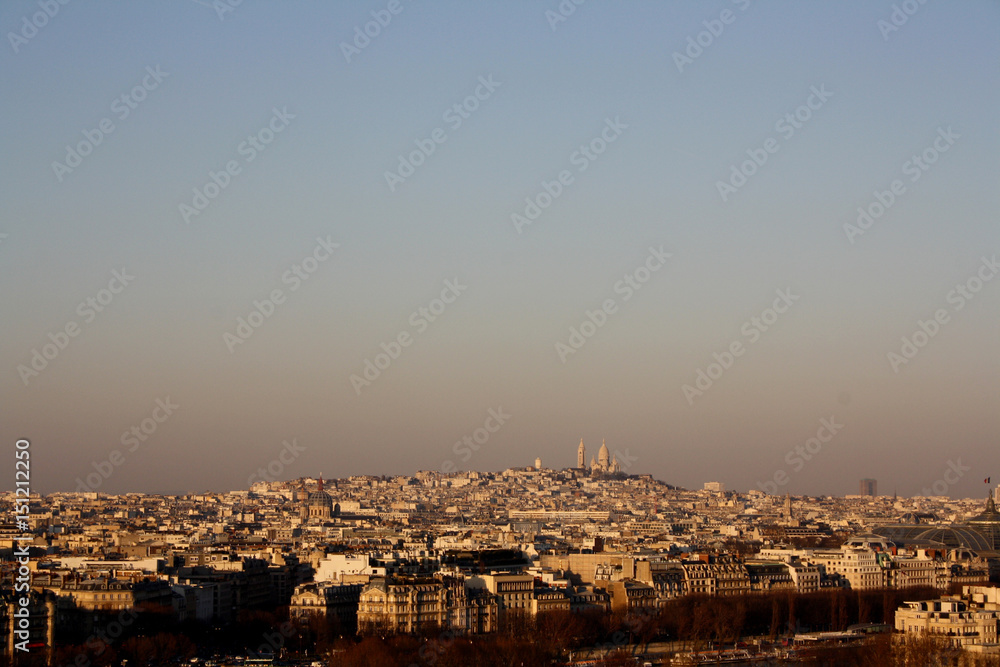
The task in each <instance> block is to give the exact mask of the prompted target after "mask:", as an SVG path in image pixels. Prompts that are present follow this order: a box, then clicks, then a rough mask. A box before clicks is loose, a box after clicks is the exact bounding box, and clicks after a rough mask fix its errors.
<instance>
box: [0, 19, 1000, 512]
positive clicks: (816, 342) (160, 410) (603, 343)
mask: <svg viewBox="0 0 1000 667" xmlns="http://www.w3.org/2000/svg"><path fill="white" fill-rule="evenodd" d="M0 26H2V29H3V33H4V35H5V39H4V41H5V42H6V43H5V44H4V45H3V46H2V47H0V86H2V88H0V90H2V91H3V94H2V95H0V118H2V120H0V125H2V133H0V142H2V143H0V156H2V157H0V169H2V172H0V187H2V188H3V190H2V198H3V202H4V215H3V216H2V219H0V234H2V235H3V236H0V273H2V289H0V313H2V317H0V331H2V334H0V340H2V344H0V349H2V356H3V365H2V373H0V410H2V415H3V417H2V419H0V440H2V441H3V442H5V443H7V445H5V447H8V450H9V451H11V452H13V451H14V443H15V441H16V440H17V439H19V438H25V439H28V440H29V442H30V443H31V449H30V451H31V463H32V465H31V479H32V485H33V488H34V489H36V490H38V491H40V492H42V493H51V492H54V491H59V490H63V491H71V490H88V491H90V490H92V491H100V492H107V493H122V492H129V491H139V492H148V493H188V492H200V491H204V490H216V491H221V490H231V489H244V488H247V487H248V486H249V484H250V482H252V481H254V480H255V479H293V478H297V477H300V476H315V475H318V474H320V473H322V474H323V475H324V476H325V477H327V478H331V477H346V476H349V475H361V474H372V475H383V474H385V475H395V474H413V473H415V472H416V471H417V470H445V471H447V470H452V469H455V470H483V471H487V470H503V469H506V468H509V467H515V466H526V465H532V464H533V463H534V460H535V458H536V457H540V458H541V459H542V463H543V465H544V466H545V467H551V468H565V467H570V466H573V465H575V463H576V450H577V445H578V443H579V441H580V439H581V438H583V440H584V443H585V445H586V447H587V458H588V460H589V458H590V457H591V456H593V455H596V453H597V449H598V448H599V447H600V444H601V441H602V440H605V441H606V442H607V444H608V447H609V449H610V450H611V452H612V453H613V454H615V455H617V457H618V459H619V461H620V462H621V463H622V465H623V467H624V468H625V470H626V472H628V473H630V474H647V473H648V474H652V475H654V476H655V477H656V478H658V479H662V480H664V481H666V482H668V483H670V484H675V485H678V486H682V487H686V488H700V487H701V485H702V484H703V483H704V482H707V481H720V482H723V483H724V484H725V485H726V487H727V488H729V489H735V490H747V489H751V488H757V489H763V490H766V491H768V492H772V493H781V494H784V493H792V494H810V495H820V494H832V495H844V494H850V493H857V489H858V480H860V479H861V478H874V479H877V480H878V485H879V491H880V492H881V493H889V494H891V493H893V492H894V491H896V492H898V493H899V494H900V495H907V496H908V495H918V494H929V493H930V491H931V490H933V491H934V492H935V493H936V494H939V495H950V496H952V497H978V496H983V495H985V493H986V487H985V486H984V483H983V479H984V478H985V477H987V476H990V475H993V476H995V477H996V478H998V479H1000V465H998V464H1000V461H998V458H997V451H998V448H997V441H996V439H997V433H998V430H1000V429H998V427H1000V410H998V409H997V408H998V399H1000V391H998V378H1000V347H998V345H997V336H998V332H1000V329H998V324H1000V280H992V279H993V278H994V277H995V274H996V273H997V272H998V271H1000V266H997V265H996V258H997V254H998V252H1000V228H998V225H997V211H998V210H1000V206H998V204H1000V189H998V188H997V178H998V175H1000V165H998V163H997V155H998V154H1000V132H998V130H1000V126H998V124H997V117H998V114H997V112H998V110H1000V41H998V40H997V38H996V37H997V34H998V28H1000V6H998V5H997V4H996V3H994V2H988V1H985V0H982V1H975V0H970V1H969V2H962V3H943V2H928V3H920V2H917V1H916V0H909V1H908V2H901V3H899V2H896V3H894V2H889V1H888V0H879V1H876V2H871V1H864V2H862V1H860V0H858V1H853V2H837V3H802V2H779V1H775V2H767V3H764V2H756V1H749V0H738V1H735V2H733V1H730V0H715V1H706V2H698V3H695V2H627V3H610V2H596V1H594V0H591V1H590V2H582V3H580V4H577V3H576V2H575V1H574V0H563V1H562V2H561V3H560V2H556V1H555V0H547V1H541V2H522V1H510V2H459V1H454V2H446V1H440V2H431V1H426V0H425V1H423V2H418V1H411V0H375V1H367V0H365V1H363V2H322V3H321V2H295V1H289V2H280V3H279V2H264V1H262V0H244V1H243V2H241V3H236V2H235V0H233V2H232V3H230V0H220V2H215V3H213V2H211V1H210V0H204V1H201V0H191V1H189V2H181V1H180V0H177V1H175V2H165V1H163V0H160V1H159V2H145V3H113V2H87V3H84V2H68V3H67V4H60V3H59V2H58V1H57V0H48V2H46V0H35V1H34V2H28V1H20V0H18V1H10V2H4V3H2V4H0ZM10 460H11V461H13V457H11V459H10ZM0 467H2V468H3V469H8V470H11V471H13V465H11V466H10V467H8V466H7V465H6V464H5V465H4V466H0ZM255 476H256V477H255ZM11 477H13V474H11ZM4 484H5V485H6V486H7V487H9V488H13V486H14V484H13V479H11V480H10V481H8V482H5V483H4Z"/></svg>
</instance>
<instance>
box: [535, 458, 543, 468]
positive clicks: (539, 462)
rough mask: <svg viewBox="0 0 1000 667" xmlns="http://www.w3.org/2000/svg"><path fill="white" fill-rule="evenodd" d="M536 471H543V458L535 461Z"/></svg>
mask: <svg viewBox="0 0 1000 667" xmlns="http://www.w3.org/2000/svg"><path fill="white" fill-rule="evenodd" d="M535 469H536V470H541V469H542V459H541V458H536V459H535Z"/></svg>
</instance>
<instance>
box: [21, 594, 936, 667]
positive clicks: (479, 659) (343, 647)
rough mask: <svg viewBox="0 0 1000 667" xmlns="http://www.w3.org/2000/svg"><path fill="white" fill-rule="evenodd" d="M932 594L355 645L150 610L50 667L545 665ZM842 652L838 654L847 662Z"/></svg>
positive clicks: (705, 603)
mask: <svg viewBox="0 0 1000 667" xmlns="http://www.w3.org/2000/svg"><path fill="white" fill-rule="evenodd" d="M938 595H939V592H938V591H936V590H934V589H931V588H924V589H908V590H880V591H851V590H847V589H836V590H826V591H820V592H817V593H809V594H796V593H792V592H786V591H782V592H777V593H770V594H763V595H748V596H740V597H732V598H719V597H709V596H686V597H682V598H677V599H675V600H670V601H668V602H667V603H666V604H665V605H664V606H662V607H660V608H658V609H647V610H641V611H639V612H633V613H630V614H624V613H612V614H601V613H583V614H573V613H569V612H552V613H547V614H541V615H539V616H537V617H531V616H529V615H506V616H504V617H503V621H502V623H501V628H500V631H499V632H497V633H495V634H492V635H483V636H474V637H458V636H454V635H452V634H451V633H450V632H448V631H447V630H442V629H440V628H437V627H433V626H428V627H426V628H424V629H423V631H422V632H421V633H419V634H418V635H416V636H374V637H365V638H359V637H357V636H355V635H354V633H353V629H352V628H347V627H341V626H340V625H339V624H338V623H337V621H336V620H335V619H330V620H327V619H324V618H322V617H318V616H312V617H309V619H308V620H306V621H294V620H291V619H289V617H288V610H287V608H282V609H279V610H277V611H276V612H274V613H272V612H267V611H244V612H242V613H241V614H240V616H239V618H238V619H237V622H235V623H233V624H230V625H228V626H222V627H218V626H212V625H209V624H205V623H200V622H194V621H186V622H179V621H177V620H175V619H174V618H173V615H172V614H168V613H155V612H149V613H143V614H140V615H139V618H137V620H136V621H135V622H134V623H132V624H131V625H129V626H128V627H127V628H125V631H124V632H123V634H122V635H121V636H120V637H117V638H115V639H114V641H111V642H109V643H106V642H103V641H101V642H95V641H94V638H93V636H90V637H87V638H83V637H80V636H77V637H72V638H71V639H72V640H71V641H67V640H68V639H70V638H69V637H67V636H66V635H64V636H63V637H62V638H61V641H60V644H61V645H60V647H59V648H58V649H57V651H56V654H55V660H54V664H55V665H71V664H77V665H80V666H81V667H83V666H84V665H87V666H89V665H98V666H104V665H116V664H119V662H120V661H121V660H122V659H128V660H129V663H130V664H139V665H147V664H148V665H157V664H168V663H170V662H171V661H174V660H177V659H181V660H187V659H190V658H191V657H193V656H195V655H196V654H201V655H205V654H210V653H214V652H219V653H227V654H243V655H254V654H260V653H263V652H267V651H270V650H273V651H275V652H278V651H280V650H284V651H286V652H287V653H288V654H291V655H325V656H336V657H335V660H334V662H333V664H337V665H344V666H345V667H350V666H352V665H406V666H407V667H409V666H411V665H420V666H428V667H429V666H441V667H447V666H448V665H470V664H475V665H494V664H496V665H504V664H521V663H522V662H523V663H524V664H532V665H545V664H555V663H558V662H559V661H561V660H562V661H564V660H565V657H566V656H567V655H568V654H570V653H571V652H579V651H581V650H586V649H588V648H593V647H595V646H597V647H601V649H602V651H601V653H602V654H614V653H615V649H618V648H620V649H623V650H625V651H626V652H631V651H633V650H639V651H642V650H643V647H646V646H648V645H649V644H650V643H652V642H664V641H670V642H676V641H686V642H689V643H690V645H692V646H695V647H705V646H707V645H708V643H709V642H713V643H716V644H720V643H721V644H724V643H732V642H735V641H737V640H738V639H740V638H741V637H748V636H757V637H771V638H777V637H779V636H782V635H787V634H789V633H792V632H804V631H827V630H845V629H846V628H847V627H848V626H850V625H852V624H856V623H885V624H888V625H890V626H891V625H893V620H894V614H895V611H896V609H897V608H898V607H899V606H900V605H901V604H902V602H903V601H904V600H913V599H928V598H936V597H938ZM97 624H98V626H99V625H100V622H99V621H98V623H97ZM636 647H638V649H636ZM872 647H876V648H877V642H872V643H871V645H870V646H866V647H865V650H868V651H872V650H875V648H872ZM844 650H845V649H842V650H841V655H846V653H843V651H844ZM851 650H854V649H851ZM858 650H861V649H858ZM859 655H860V654H859ZM80 656H84V657H83V658H81V657H80ZM616 659H617V658H616ZM859 659H861V658H859ZM24 664H28V663H24ZM859 664H862V663H859ZM880 664H894V663H880Z"/></svg>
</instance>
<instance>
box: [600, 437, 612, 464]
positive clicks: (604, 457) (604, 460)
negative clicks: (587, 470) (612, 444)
mask: <svg viewBox="0 0 1000 667" xmlns="http://www.w3.org/2000/svg"><path fill="white" fill-rule="evenodd" d="M610 459H611V452H609V451H608V445H607V444H606V443H605V442H604V441H603V440H602V441H601V448H600V449H599V450H598V452H597V462H598V463H599V464H601V465H602V466H607V465H608V463H610Z"/></svg>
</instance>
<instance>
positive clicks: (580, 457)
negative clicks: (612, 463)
mask: <svg viewBox="0 0 1000 667" xmlns="http://www.w3.org/2000/svg"><path fill="white" fill-rule="evenodd" d="M576 467H577V468H586V467H587V448H586V447H584V446H583V438H580V446H579V447H577V448H576Z"/></svg>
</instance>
